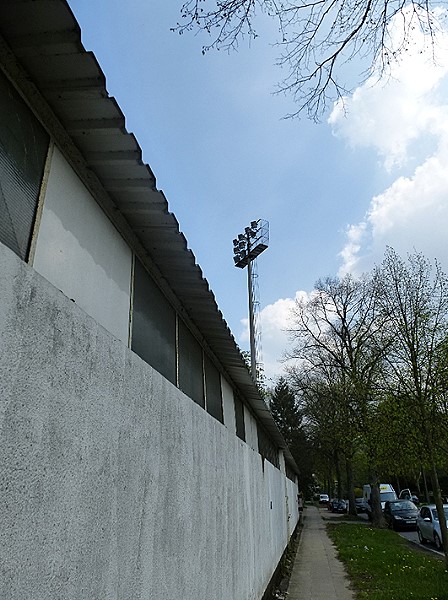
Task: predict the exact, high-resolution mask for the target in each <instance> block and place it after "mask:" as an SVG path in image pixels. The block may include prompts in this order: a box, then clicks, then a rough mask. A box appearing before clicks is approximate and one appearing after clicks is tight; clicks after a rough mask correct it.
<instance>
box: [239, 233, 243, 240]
mask: <svg viewBox="0 0 448 600" xmlns="http://www.w3.org/2000/svg"><path fill="white" fill-rule="evenodd" d="M238 239H239V240H240V241H241V240H244V235H243V234H242V233H239V234H238Z"/></svg>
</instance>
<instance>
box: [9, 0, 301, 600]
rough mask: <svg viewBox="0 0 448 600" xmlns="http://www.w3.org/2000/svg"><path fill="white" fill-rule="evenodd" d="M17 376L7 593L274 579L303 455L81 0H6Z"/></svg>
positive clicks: (195, 594)
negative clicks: (77, 4) (113, 82)
mask: <svg viewBox="0 0 448 600" xmlns="http://www.w3.org/2000/svg"><path fill="white" fill-rule="evenodd" d="M229 260H230V257H229ZM0 382H1V384H0V426H1V435H0V571H1V573H2V577H1V578H0V598H2V599H4V600H81V599H83V600H84V599H88V600H100V599H104V600H125V599H126V600H127V599H129V600H143V599H145V600H147V599H157V600H175V599H176V600H177V598H182V599H184V600H202V599H204V600H259V599H260V598H261V597H262V595H263V593H264V591H265V589H266V586H267V585H268V582H269V580H270V578H271V576H272V574H273V572H274V569H275V568H276V566H277V563H278V561H279V559H280V557H281V555H282V552H283V551H284V549H285V547H286V545H287V543H288V540H289V538H290V536H291V534H292V532H293V530H294V529H295V527H296V524H297V522H298V517H299V513H298V506H297V494H298V484H297V467H296V465H295V463H294V460H293V458H292V456H291V454H290V452H289V450H288V449H287V448H286V446H285V443H284V440H283V438H282V436H281V435H280V433H279V431H278V429H277V428H276V426H275V423H274V421H273V419H272V416H271V414H270V412H269V411H268V409H267V407H266V405H265V403H264V401H263V399H262V397H261V396H260V394H259V392H258V390H257V387H256V385H255V384H254V382H253V381H252V379H251V377H250V374H249V372H248V369H247V367H246V364H245V362H244V360H243V358H242V357H241V354H240V351H239V349H238V347H237V345H236V343H235V340H234V338H233V336H232V334H231V332H230V330H229V329H228V327H227V325H226V323H225V321H224V319H223V316H222V314H221V313H220V311H219V310H218V307H217V304H216V301H215V298H214V296H213V294H212V292H211V291H210V289H209V286H208V283H207V281H206V280H205V279H204V277H203V275H202V272H201V269H200V268H199V266H198V265H197V264H196V261H195V257H194V255H193V254H192V252H191V251H190V250H188V248H187V242H186V240H185V238H184V236H183V235H182V233H180V231H179V226H178V223H177V221H176V218H175V217H174V215H173V214H172V213H170V212H169V211H168V205H167V202H166V199H165V197H164V195H163V193H162V192H160V191H158V190H157V188H156V181H155V177H154V175H153V173H152V172H151V170H150V168H149V167H148V166H147V165H144V164H143V163H142V161H141V150H140V148H139V146H138V144H137V142H136V140H135V138H134V137H133V135H131V134H129V133H127V131H126V128H125V119H124V116H123V114H122V112H121V110H120V108H119V106H118V104H117V102H116V101H115V100H114V99H113V98H110V97H109V96H108V93H107V91H106V87H105V78H104V75H103V73H102V71H101V69H100V67H99V66H98V63H97V62H96V59H95V57H94V56H93V54H92V53H90V52H87V51H86V50H85V49H84V48H83V46H82V44H81V38H80V30H79V26H78V24H77V22H76V20H75V18H74V16H73V15H72V13H71V11H70V8H69V7H68V5H67V3H66V2H65V1H64V0H51V1H50V0H34V1H32V2H30V1H17V0H12V1H8V0H5V1H4V2H2V3H1V4H0Z"/></svg>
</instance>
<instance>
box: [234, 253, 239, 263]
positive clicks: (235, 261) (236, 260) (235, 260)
mask: <svg viewBox="0 0 448 600" xmlns="http://www.w3.org/2000/svg"><path fill="white" fill-rule="evenodd" d="M239 261H240V257H239V255H238V254H237V255H236V256H234V257H233V262H234V263H235V264H237V263H238V262H239Z"/></svg>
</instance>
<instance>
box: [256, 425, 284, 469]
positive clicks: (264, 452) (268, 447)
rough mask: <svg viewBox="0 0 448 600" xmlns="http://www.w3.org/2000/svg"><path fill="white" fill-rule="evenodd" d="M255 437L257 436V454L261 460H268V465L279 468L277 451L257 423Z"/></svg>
mask: <svg viewBox="0 0 448 600" xmlns="http://www.w3.org/2000/svg"><path fill="white" fill-rule="evenodd" d="M257 435H258V452H259V453H260V454H261V456H262V457H263V458H265V459H266V460H268V461H269V462H270V463H272V464H273V465H274V467H277V469H279V468H280V460H279V456H278V449H277V447H276V446H275V444H273V443H272V441H271V439H270V438H269V436H268V435H267V434H266V433H265V431H264V429H263V428H262V427H261V426H260V424H259V423H257Z"/></svg>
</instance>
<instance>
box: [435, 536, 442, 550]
mask: <svg viewBox="0 0 448 600" xmlns="http://www.w3.org/2000/svg"><path fill="white" fill-rule="evenodd" d="M434 544H435V545H436V548H437V550H439V551H441V550H442V542H441V541H440V538H439V536H438V534H437V533H434Z"/></svg>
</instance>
